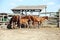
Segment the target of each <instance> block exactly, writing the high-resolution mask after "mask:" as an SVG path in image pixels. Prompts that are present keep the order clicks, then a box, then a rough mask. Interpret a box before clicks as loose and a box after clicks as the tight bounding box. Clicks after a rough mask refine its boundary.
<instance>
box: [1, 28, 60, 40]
mask: <svg viewBox="0 0 60 40" xmlns="http://www.w3.org/2000/svg"><path fill="white" fill-rule="evenodd" d="M0 40H60V28H40V29H25V28H22V29H10V30H8V29H0Z"/></svg>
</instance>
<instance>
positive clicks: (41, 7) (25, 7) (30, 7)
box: [12, 5, 46, 10]
mask: <svg viewBox="0 0 60 40" xmlns="http://www.w3.org/2000/svg"><path fill="white" fill-rule="evenodd" d="M45 7H46V5H39V6H18V7H16V8H13V9H12V10H14V9H17V10H18V9H44V8H45Z"/></svg>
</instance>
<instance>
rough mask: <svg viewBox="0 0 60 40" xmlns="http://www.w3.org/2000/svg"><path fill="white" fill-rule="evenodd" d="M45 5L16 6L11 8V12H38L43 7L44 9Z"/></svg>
mask: <svg viewBox="0 0 60 40" xmlns="http://www.w3.org/2000/svg"><path fill="white" fill-rule="evenodd" d="M46 7H47V6H46V5H39V6H18V7H16V8H13V9H11V10H12V11H13V13H15V14H20V15H23V14H24V13H25V15H27V14H28V12H30V14H31V15H32V13H33V12H38V13H39V14H40V12H41V11H42V10H43V9H45V11H46Z"/></svg>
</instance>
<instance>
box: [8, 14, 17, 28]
mask: <svg viewBox="0 0 60 40" xmlns="http://www.w3.org/2000/svg"><path fill="white" fill-rule="evenodd" d="M17 23H18V15H14V16H12V18H11V19H10V21H9V24H8V25H7V28H8V29H15V28H17V27H16V26H17Z"/></svg>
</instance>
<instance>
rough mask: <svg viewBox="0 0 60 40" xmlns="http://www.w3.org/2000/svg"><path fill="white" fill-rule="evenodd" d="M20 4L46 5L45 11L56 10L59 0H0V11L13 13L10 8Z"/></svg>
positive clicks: (58, 6) (59, 3) (58, 7)
mask: <svg viewBox="0 0 60 40" xmlns="http://www.w3.org/2000/svg"><path fill="white" fill-rule="evenodd" d="M21 5H28V6H30V5H47V12H57V11H58V9H60V0H0V13H2V12H5V13H13V12H12V11H11V9H12V8H15V7H17V6H21Z"/></svg>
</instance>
